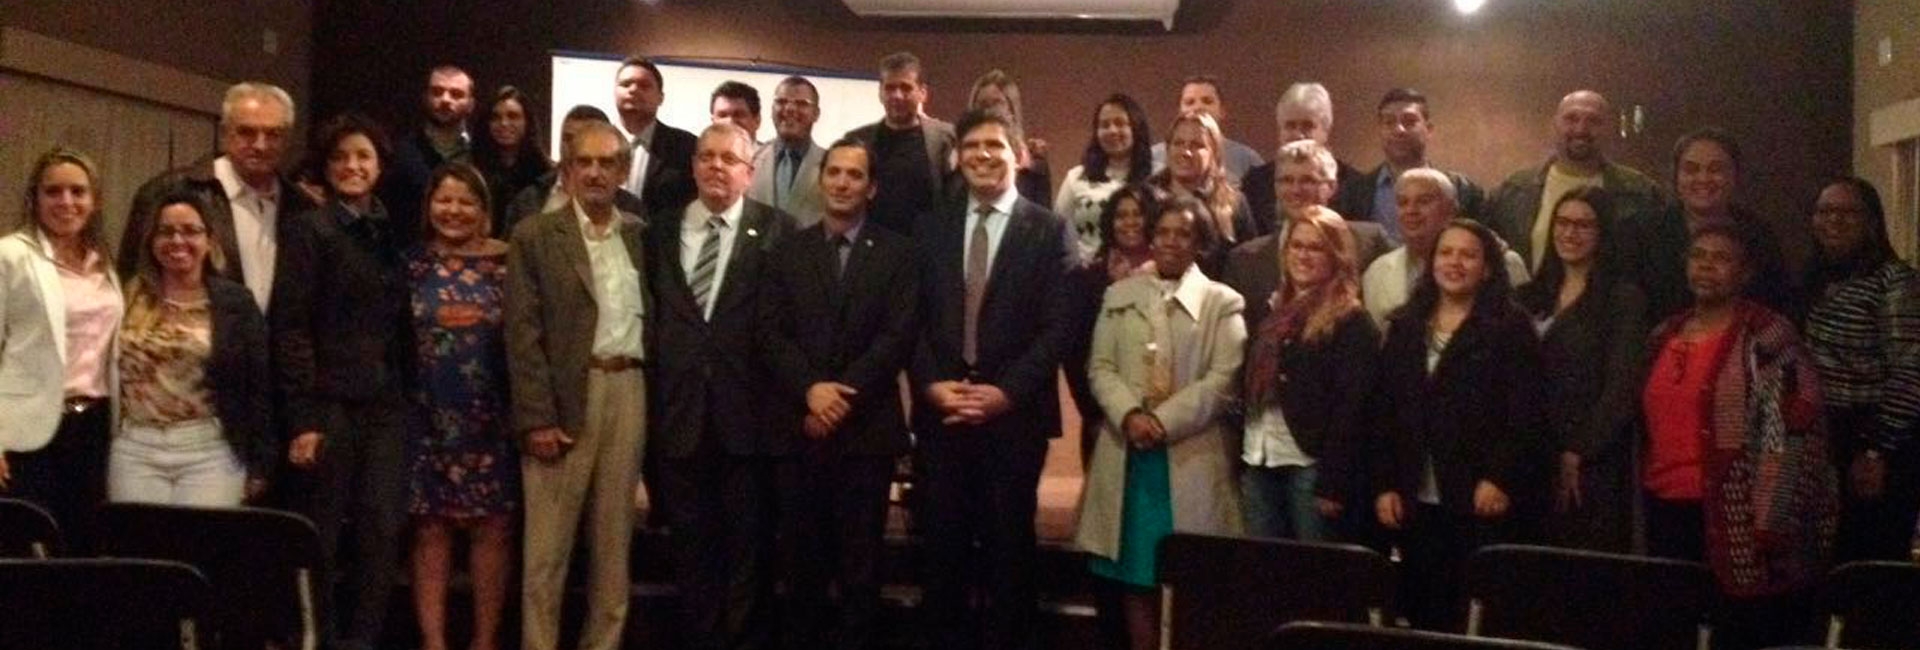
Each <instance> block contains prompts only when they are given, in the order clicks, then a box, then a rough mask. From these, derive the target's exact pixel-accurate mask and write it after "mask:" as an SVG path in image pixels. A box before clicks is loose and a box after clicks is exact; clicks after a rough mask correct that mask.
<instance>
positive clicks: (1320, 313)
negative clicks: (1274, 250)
mask: <svg viewBox="0 0 1920 650" xmlns="http://www.w3.org/2000/svg"><path fill="white" fill-rule="evenodd" d="M1288 225H1289V228H1290V229H1289V230H1288V231H1287V240H1292V239H1293V236H1294V233H1297V232H1299V231H1300V230H1302V229H1307V230H1312V231H1314V232H1317V233H1319V234H1320V236H1321V237H1322V238H1324V239H1325V240H1326V242H1327V249H1328V252H1330V253H1332V254H1333V277H1330V278H1327V281H1326V282H1324V283H1322V284H1321V285H1320V286H1317V287H1312V288H1310V289H1307V290H1306V291H1305V292H1304V293H1302V292H1300V291H1296V288H1295V287H1294V286H1293V278H1292V276H1289V275H1288V274H1287V269H1286V267H1285V265H1284V264H1282V265H1281V269H1280V304H1282V305H1285V304H1288V303H1291V302H1294V301H1296V300H1297V301H1302V302H1303V304H1302V305H1301V306H1302V308H1304V309H1305V310H1306V313H1307V322H1306V324H1305V325H1304V326H1303V327H1301V330H1300V337H1301V339H1302V340H1304V341H1306V342H1308V343H1317V342H1320V341H1323V340H1326V338H1327V337H1329V336H1332V335H1333V331H1334V329H1335V328H1336V327H1338V326H1339V325H1340V322H1341V321H1342V320H1344V319H1346V317H1347V315H1348V314H1351V313H1353V312H1354V311H1355V310H1358V309H1360V308H1361V305H1360V270H1359V263H1358V262H1357V258H1356V257H1355V255H1354V248H1355V246H1354V241H1353V230H1352V229H1349V228H1348V227H1347V221H1346V219H1342V218H1341V217H1340V215H1339V214H1338V213H1335V212H1334V211H1332V210H1328V209H1325V208H1321V209H1317V210H1309V211H1308V212H1307V214H1306V215H1303V216H1299V217H1294V218H1293V219H1292V220H1290V221H1288ZM1287 243H1288V242H1287V241H1282V242H1280V251H1281V255H1282V256H1284V255H1286V250H1287ZM1283 259H1284V257H1283ZM1296 294H1298V295H1296Z"/></svg>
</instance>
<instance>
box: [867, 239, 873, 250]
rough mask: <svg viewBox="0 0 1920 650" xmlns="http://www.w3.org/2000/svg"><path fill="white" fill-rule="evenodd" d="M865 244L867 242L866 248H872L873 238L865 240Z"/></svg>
mask: <svg viewBox="0 0 1920 650" xmlns="http://www.w3.org/2000/svg"><path fill="white" fill-rule="evenodd" d="M866 244H867V248H873V240H871V239H868V240H866Z"/></svg>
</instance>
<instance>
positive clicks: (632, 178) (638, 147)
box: [626, 120, 660, 198]
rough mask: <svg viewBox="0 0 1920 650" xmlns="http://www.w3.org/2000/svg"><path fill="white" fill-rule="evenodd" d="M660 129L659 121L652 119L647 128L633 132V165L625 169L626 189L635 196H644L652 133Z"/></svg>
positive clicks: (651, 149) (651, 155)
mask: <svg viewBox="0 0 1920 650" xmlns="http://www.w3.org/2000/svg"><path fill="white" fill-rule="evenodd" d="M658 130H660V121H659V120H654V121H653V123H652V124H648V125H647V128H644V129H640V132H639V133H635V134H633V167H632V168H630V169H628V170H627V185H626V188H627V191H628V192H632V193H633V195H634V197H636V198H644V197H645V196H646V189H647V161H648V160H649V159H651V158H652V157H653V133H654V132H655V131H658Z"/></svg>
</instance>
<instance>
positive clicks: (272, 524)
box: [0, 499, 322, 650]
mask: <svg viewBox="0 0 1920 650" xmlns="http://www.w3.org/2000/svg"><path fill="white" fill-rule="evenodd" d="M98 526H99V528H98V530H97V533H96V535H97V539H96V540H95V543H94V545H95V547H96V548H95V549H94V550H95V551H96V553H97V555H99V556H100V557H96V558H64V557H61V555H62V543H61V542H62V540H61V534H60V528H59V525H58V524H57V523H56V522H55V521H54V520H53V518H52V517H51V516H49V515H48V514H47V512H46V511H45V510H42V509H40V508H39V507H37V506H35V505H33V504H31V503H28V502H25V501H19V500H13V499H0V557H4V558H11V559H0V612H5V614H4V616H5V619H4V622H3V623H0V650H11V649H13V648H182V649H187V650H195V649H198V648H247V649H249V650H258V649H259V648H261V647H263V646H264V645H265V644H266V643H267V642H269V641H272V642H273V643H274V644H275V645H278V646H282V647H292V648H300V649H302V650H312V649H313V648H315V647H317V646H318V634H317V630H318V627H317V619H316V615H315V608H314V595H315V584H314V583H315V580H316V579H317V576H318V574H319V570H320V566H321V561H322V560H321V556H320V535H319V533H318V531H316V530H315V528H314V526H313V523H312V522H310V521H308V520H307V519H306V518H304V517H301V516H299V515H296V514H292V513H288V512H283V511H279V510H267V509H260V508H183V507H172V506H154V505H140V504H119V503H115V504H105V505H102V506H101V507H100V512H99V522H98Z"/></svg>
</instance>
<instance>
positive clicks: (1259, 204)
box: [1240, 82, 1360, 327]
mask: <svg viewBox="0 0 1920 650" xmlns="http://www.w3.org/2000/svg"><path fill="white" fill-rule="evenodd" d="M1273 121H1274V126H1276V127H1278V128H1279V130H1280V146H1281V147H1285V146H1287V145H1289V144H1293V143H1295V142H1300V141H1302V140H1312V141H1314V142H1317V143H1319V144H1320V146H1322V147H1325V146H1328V145H1327V138H1328V137H1329V136H1330V135H1331V134H1332V133H1333V95H1332V94H1330V93H1328V92H1327V87H1326V86H1323V85H1320V84H1319V83H1315V82H1301V83H1296V84H1293V85H1291V86H1288V87H1287V90H1286V91H1285V92H1282V93H1280V101H1279V102H1278V103H1276V104H1274V107H1273ZM1278 150H1279V148H1278V147H1276V148H1275V151H1278ZM1279 166H1280V165H1279V163H1278V162H1268V163H1267V164H1264V165H1261V166H1259V167H1255V168H1253V169H1250V170H1247V175H1246V176H1243V177H1241V179H1240V191H1241V192H1243V193H1245V194H1246V195H1247V208H1248V209H1250V210H1252V211H1253V215H1254V224H1255V225H1256V226H1258V227H1259V228H1260V233H1261V234H1266V233H1270V232H1273V230H1274V229H1275V228H1278V227H1280V226H1279V222H1278V221H1277V220H1278V219H1279V218H1280V206H1279V204H1278V202H1277V200H1276V198H1275V197H1277V196H1278V195H1277V194H1275V193H1274V190H1275V189H1276V188H1274V186H1273V182H1274V180H1275V173H1274V172H1275V170H1276V168H1278V167H1279ZM1334 167H1335V168H1336V169H1337V170H1338V171H1336V172H1335V174H1334V178H1333V180H1334V182H1335V184H1337V185H1339V186H1346V185H1349V184H1352V183H1353V182H1354V179H1356V178H1359V177H1360V170H1358V169H1354V167H1353V165H1349V164H1347V163H1346V162H1344V161H1338V160H1336V161H1334ZM1332 207H1333V210H1334V211H1335V212H1338V213H1340V216H1343V217H1346V218H1347V219H1348V220H1353V219H1358V218H1359V217H1355V216H1353V215H1351V214H1348V213H1347V212H1348V211H1349V210H1351V209H1352V208H1349V207H1347V206H1346V205H1344V204H1341V203H1338V202H1335V203H1333V204H1332ZM1249 327H1252V326H1251V325H1249Z"/></svg>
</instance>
